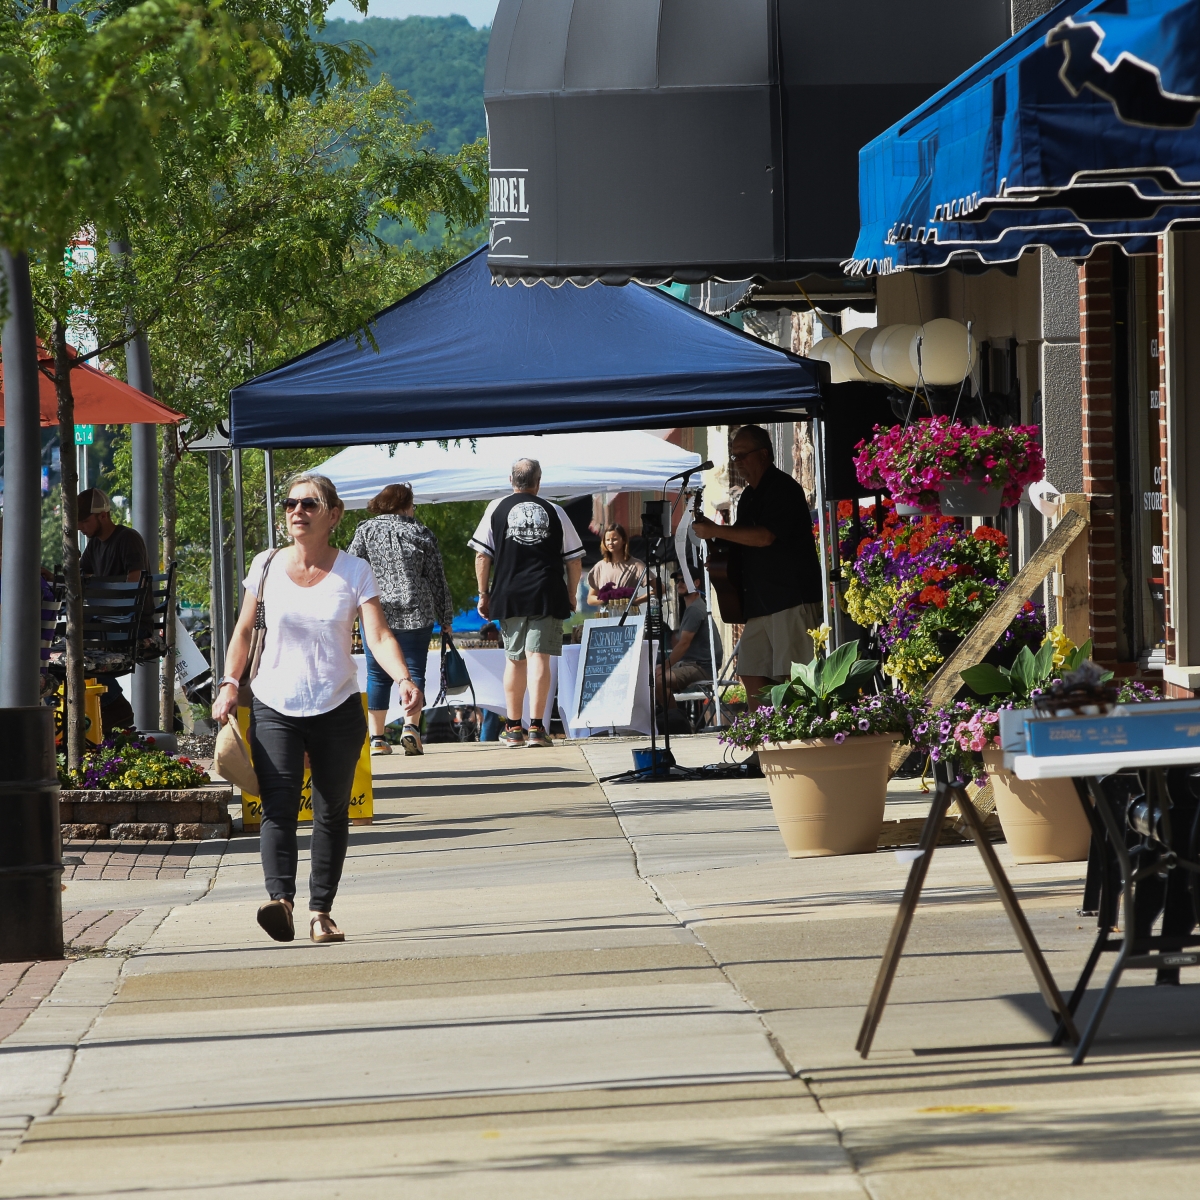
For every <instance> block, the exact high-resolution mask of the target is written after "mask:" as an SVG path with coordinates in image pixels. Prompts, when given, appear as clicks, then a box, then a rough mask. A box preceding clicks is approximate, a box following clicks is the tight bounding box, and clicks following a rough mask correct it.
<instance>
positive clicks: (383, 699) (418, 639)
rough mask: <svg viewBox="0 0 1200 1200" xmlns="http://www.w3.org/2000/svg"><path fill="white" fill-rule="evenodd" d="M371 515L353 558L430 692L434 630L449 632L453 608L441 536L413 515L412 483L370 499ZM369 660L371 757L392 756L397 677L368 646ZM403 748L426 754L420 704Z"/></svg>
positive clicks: (411, 711)
mask: <svg viewBox="0 0 1200 1200" xmlns="http://www.w3.org/2000/svg"><path fill="white" fill-rule="evenodd" d="M367 511H368V512H370V513H374V514H376V515H375V516H374V517H373V518H372V519H371V520H370V521H364V522H363V523H362V524H361V525H360V526H359V527H358V528H357V529H356V530H355V531H354V540H353V541H352V542H351V543H350V550H349V553H350V554H356V555H357V556H358V557H359V558H365V559H366V560H367V562H369V563H370V564H371V569H372V570H373V571H374V572H375V579H376V580H377V581H378V584H379V599H380V602H381V604H382V606H383V615H384V616H385V617H386V618H387V623H388V628H389V629H391V631H392V633H394V634H395V635H396V641H398V642H399V643H400V649H401V650H403V651H404V657H405V659H407V660H408V668H409V670H410V671H411V672H412V677H413V682H414V683H415V684H416V685H417V687H419V688H420V689H421V691H424V690H425V662H426V659H427V657H428V655H429V639H430V638H431V637H433V627H434V625H436V624H438V623H440V624H441V626H442V629H443V631H444V632H446V633H449V632H450V626H451V623H452V622H453V620H454V604H453V602H452V600H451V599H450V585H449V584H448V583H447V582H446V570H445V567H444V566H443V565H442V552H441V549H440V548H439V547H438V540H437V537H436V536H435V535H434V534H433V533H432V532H431V531H430V530H428V529H426V528H425V526H424V525H422V524H421V522H420V521H418V520H417V518H416V517H415V516H414V515H413V491H412V488H411V487H410V486H409V485H408V484H407V483H390V484H388V486H387V487H385V488H384V489H383V491H382V492H380V493H379V495H378V496H376V497H374V499H372V500H370V501H369V502H368V504H367ZM363 649H364V650H365V651H366V656H367V710H368V712H367V716H368V720H369V721H370V725H371V753H372V754H391V752H392V748H391V746H389V745H388V741H387V738H385V737H384V735H383V728H384V724H385V723H386V721H387V709H388V699H389V698H390V696H391V694H392V677H391V676H390V675H389V674H388V673H387V671H385V670H384V668H383V667H381V666H380V665H379V663H378V661H377V660H376V659H375V656H374V655H373V654H372V653H371V648H370V647H369V646H368V645H367V644H366V643H365V642H364V643H363ZM400 744H401V745H402V746H403V747H404V753H405V754H421V753H423V749H422V746H421V702H420V698H418V699H417V701H416V702H415V707H409V706H407V705H406V706H405V709H404V731H403V732H402V733H401V735H400Z"/></svg>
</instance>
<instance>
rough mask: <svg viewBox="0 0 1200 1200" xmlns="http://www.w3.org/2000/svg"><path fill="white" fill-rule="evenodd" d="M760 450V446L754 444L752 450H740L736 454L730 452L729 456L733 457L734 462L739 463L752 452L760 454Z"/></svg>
mask: <svg viewBox="0 0 1200 1200" xmlns="http://www.w3.org/2000/svg"><path fill="white" fill-rule="evenodd" d="M762 452H763V447H762V446H755V447H754V449H753V450H742V451H740V452H739V453H737V454H731V455H730V456H729V457H730V458H731V459H733V461H734V462H736V463H740V462H741V461H742V459H743V458H749V457H750V455H752V454H761V453H762Z"/></svg>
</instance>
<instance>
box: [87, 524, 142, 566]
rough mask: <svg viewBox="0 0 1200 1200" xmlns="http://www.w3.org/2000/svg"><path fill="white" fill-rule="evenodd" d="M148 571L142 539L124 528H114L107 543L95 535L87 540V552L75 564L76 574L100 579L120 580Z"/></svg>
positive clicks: (122, 526)
mask: <svg viewBox="0 0 1200 1200" xmlns="http://www.w3.org/2000/svg"><path fill="white" fill-rule="evenodd" d="M149 570H150V556H149V555H148V554H147V553H146V543H145V542H144V541H142V535H141V534H140V533H138V531H137V530H136V529H130V528H128V526H125V525H117V526H114V528H113V531H112V534H111V535H110V536H109V538H108V540H107V541H102V540H101V539H100V536H99V534H97V535H96V536H95V537H90V538H88V544H87V548H86V549H85V550H84V552H83V555H82V556H81V557H80V560H79V571H80V574H82V575H97V576H99V577H100V578H102V579H103V578H106V577H107V576H110V575H119V576H121V578H122V579H124V578H126V577H127V576H128V575H129V572H130V571H144V572H148V571H149Z"/></svg>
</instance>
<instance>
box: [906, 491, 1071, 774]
mask: <svg viewBox="0 0 1200 1200" xmlns="http://www.w3.org/2000/svg"><path fill="white" fill-rule="evenodd" d="M1087 527H1088V522H1087V520H1086V519H1085V518H1084V517H1082V516H1080V515H1079V513H1077V512H1066V513H1064V514H1063V517H1062V520H1060V521H1059V523H1058V524H1057V525H1056V526H1055V527H1054V528H1053V529H1052V530H1051V531H1050V534H1049V536H1048V537H1047V538H1046V540H1045V541H1044V542H1042V544H1041V545H1040V546H1039V547H1038V548H1037V549H1036V550H1035V551H1034V552H1033V553H1032V554H1031V555H1030V556H1029V561H1028V562H1027V563H1026V564H1025V565H1024V566H1023V567H1022V568H1021V569H1020V571H1018V572H1017V577H1016V578H1015V579H1014V580H1013V581H1012V582H1011V583H1010V584H1009V585H1008V586H1007V587H1006V588H1005V589H1004V591H1002V592H1001V593H1000V595H999V596H997V597H996V599H995V601H994V602H993V604H992V606H991V608H989V609H988V610H987V612H985V613H984V614H983V616H982V617H980V618H979V623H978V624H977V625H976V626H975V628H974V629H972V630H971V632H970V633H968V634H967V636H966V637H965V638H963V640H962V641H961V642H960V643H959V644H958V646H957V647H955V649H954V650H953V651H952V652H951V654H950V656H949V657H948V658H947V659H946V661H945V662H944V663H942V665H941V666H940V667H939V668H938V670H937V673H936V674H935V675H934V676H933V678H932V679H930V681H929V682H928V683H927V684H926V685H925V688H924V692H923V698H924V700H925V703H926V705H927V706H928V707H929V708H931V709H935V708H941V707H942V705H944V704H948V703H949V702H950V701H951V700H953V699H954V696H955V694H956V693H957V692H958V689H959V688H960V687H962V676H961V675H960V672H961V671H962V669H963V668H964V667H973V666H974V665H975V664H976V663H977V662H982V661H983V658H984V656H985V655H986V654H987V653H988V651H989V650H991V648H992V647H993V646H994V645H995V644H996V639H997V638H999V637H1000V635H1001V634H1002V633H1003V632H1004V631H1005V630H1006V629H1007V628H1008V626H1009V624H1010V623H1011V621H1012V619H1013V617H1015V616H1016V615H1017V613H1019V612H1020V611H1021V606H1022V605H1023V604H1024V603H1025V601H1026V600H1028V599H1029V597H1030V595H1031V594H1032V592H1033V590H1034V589H1035V588H1037V587H1039V586H1040V585H1041V583H1042V581H1043V580H1044V579H1045V578H1046V576H1047V575H1049V574H1050V572H1051V571H1052V570H1054V567H1055V564H1056V563H1057V562H1058V560H1059V559H1060V558H1062V556H1063V553H1064V551H1066V549H1067V548H1068V547H1069V546H1070V545H1071V544H1072V543H1073V542H1074V541H1075V539H1076V538H1077V537H1079V535H1080V534H1081V533H1083V531H1084V530H1085V529H1087ZM908 753H909V752H908V750H906V749H905V748H904V747H897V749H896V750H895V752H894V753H893V754H892V763H891V769H892V770H893V771H895V770H897V769H898V768H899V766H900V764H901V763H902V762H904V760H905V758H907V757H908Z"/></svg>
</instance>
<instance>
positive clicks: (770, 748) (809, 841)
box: [758, 734, 899, 858]
mask: <svg viewBox="0 0 1200 1200" xmlns="http://www.w3.org/2000/svg"><path fill="white" fill-rule="evenodd" d="M898 740H899V738H898V737H897V736H896V735H895V734H872V735H870V736H869V737H848V738H847V739H846V740H845V741H844V742H842V744H841V745H840V746H839V745H838V744H837V742H835V741H834V740H833V739H832V738H815V739H813V740H812V741H802V742H773V743H770V744H768V745H766V746H763V747H762V748H761V749H760V750H759V752H758V761H759V763H760V764H761V766H762V771H763V775H764V776H765V777H766V781H767V794H768V795H769V796H770V797H771V807H772V808H773V809H774V810H775V820H776V821H777V822H778V824H779V832H780V833H781V834H782V835H783V844H784V845H785V846H786V847H787V852H788V854H789V855H790V856H791V857H792V858H817V857H821V856H823V855H829V854H872V853H874V852H875V850H876V849H878V847H879V833H880V830H881V829H882V828H883V805H884V802H885V801H886V799H887V780H888V763H889V761H890V760H891V757H892V748H893V747H894V746H895V745H896V742H897V741H898Z"/></svg>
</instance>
